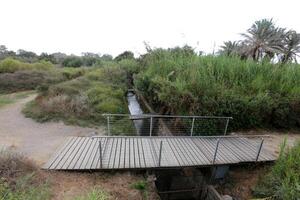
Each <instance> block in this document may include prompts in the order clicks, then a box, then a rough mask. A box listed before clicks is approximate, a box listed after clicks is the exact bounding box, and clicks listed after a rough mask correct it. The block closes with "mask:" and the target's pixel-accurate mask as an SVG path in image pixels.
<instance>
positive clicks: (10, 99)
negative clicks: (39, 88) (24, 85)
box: [0, 91, 33, 108]
mask: <svg viewBox="0 0 300 200" xmlns="http://www.w3.org/2000/svg"><path fill="white" fill-rule="evenodd" d="M30 94H33V91H26V92H18V93H12V94H0V108H1V107H2V106H5V105H7V104H11V103H14V102H16V101H17V100H19V99H23V98H26V97H27V96H28V95H30Z"/></svg>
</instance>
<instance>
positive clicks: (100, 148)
mask: <svg viewBox="0 0 300 200" xmlns="http://www.w3.org/2000/svg"><path fill="white" fill-rule="evenodd" d="M99 153H100V168H101V169H102V146H101V140H99Z"/></svg>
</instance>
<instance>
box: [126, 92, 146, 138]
mask: <svg viewBox="0 0 300 200" xmlns="http://www.w3.org/2000/svg"><path fill="white" fill-rule="evenodd" d="M127 101H128V109H129V112H130V114H131V115H142V114H144V112H143V110H142V108H141V106H140V104H139V102H138V99H137V97H136V94H135V93H134V92H131V91H128V92H127ZM133 123H134V126H135V129H136V132H137V135H143V127H144V126H145V124H144V120H142V119H141V120H133Z"/></svg>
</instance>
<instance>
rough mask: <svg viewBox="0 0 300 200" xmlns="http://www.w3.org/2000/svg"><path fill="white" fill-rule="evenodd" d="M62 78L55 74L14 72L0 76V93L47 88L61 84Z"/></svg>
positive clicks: (31, 71) (32, 71) (33, 71)
mask: <svg viewBox="0 0 300 200" xmlns="http://www.w3.org/2000/svg"><path fill="white" fill-rule="evenodd" d="M63 80H64V78H63V77H62V76H61V75H60V74H59V73H55V72H50V71H48V72H46V71H35V70H30V71H29V70H27V71H16V72H15V73H1V74H0V93H8V92H17V91H23V90H33V89H36V88H37V87H42V86H44V87H47V86H49V85H51V84H54V83H57V82H61V81H63Z"/></svg>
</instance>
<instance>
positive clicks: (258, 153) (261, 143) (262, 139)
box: [255, 138, 264, 161]
mask: <svg viewBox="0 0 300 200" xmlns="http://www.w3.org/2000/svg"><path fill="white" fill-rule="evenodd" d="M263 143H264V138H261V142H260V145H259V149H258V152H257V156H256V159H255V161H258V158H259V155H260V152H261V149H262V145H263Z"/></svg>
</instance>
